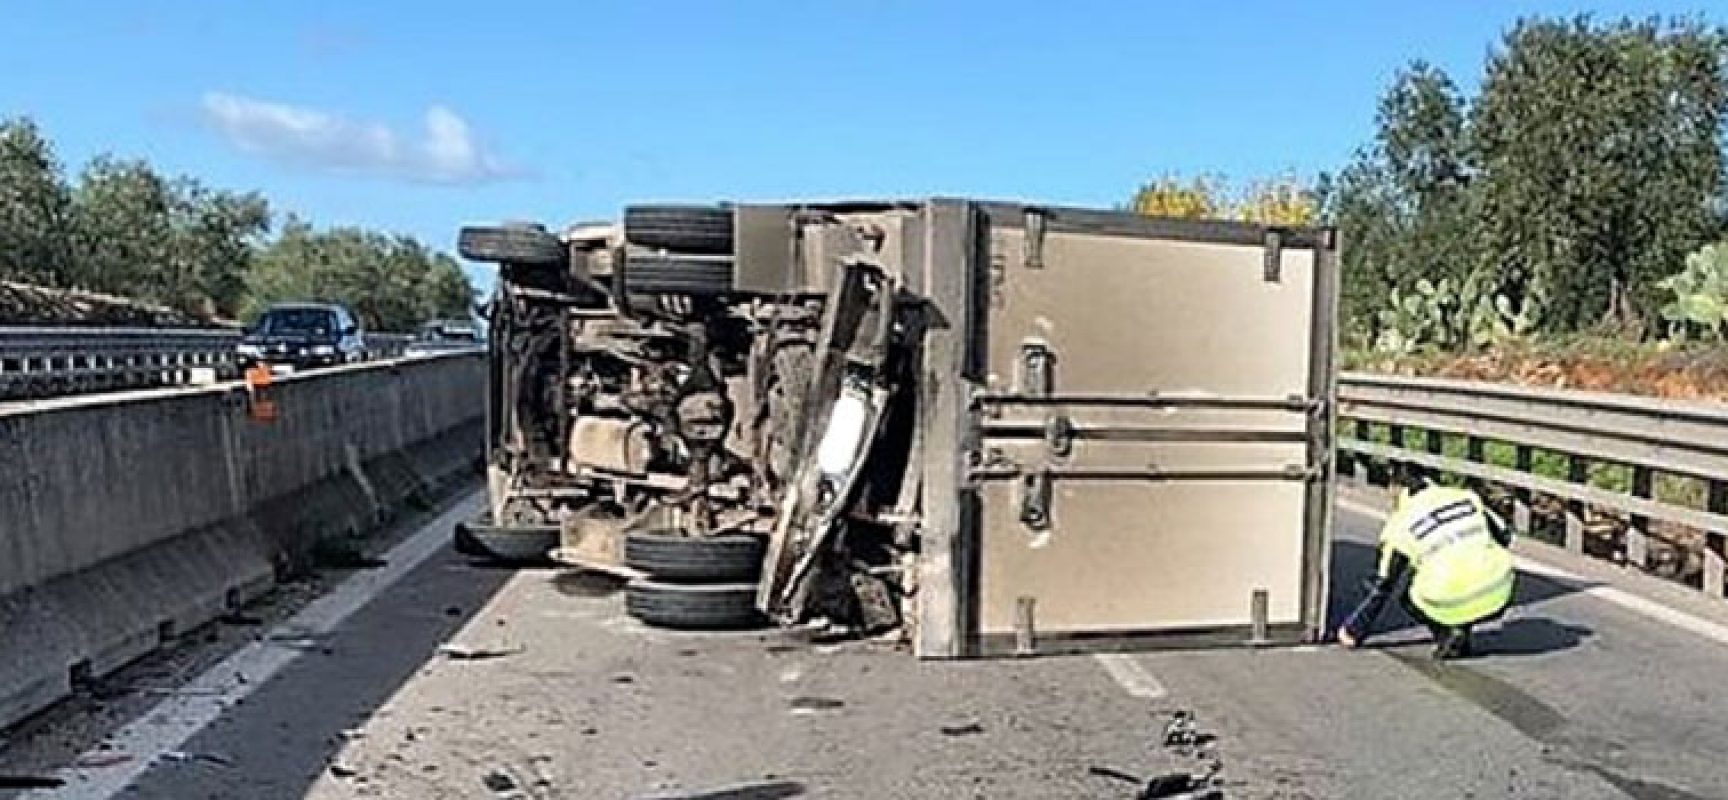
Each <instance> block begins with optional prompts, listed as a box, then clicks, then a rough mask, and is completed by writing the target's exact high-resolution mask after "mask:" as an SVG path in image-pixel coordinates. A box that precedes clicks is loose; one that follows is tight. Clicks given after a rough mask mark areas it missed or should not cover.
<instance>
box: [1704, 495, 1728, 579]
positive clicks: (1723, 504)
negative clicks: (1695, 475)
mask: <svg viewBox="0 0 1728 800" xmlns="http://www.w3.org/2000/svg"><path fill="white" fill-rule="evenodd" d="M1707 485H1708V486H1709V487H1710V495H1709V499H1708V503H1707V506H1706V507H1707V509H1708V510H1709V512H1710V513H1712V514H1728V483H1723V482H1721V481H1708V482H1707ZM1723 539H1724V535H1723V532H1722V531H1705V532H1704V593H1705V594H1707V595H1709V596H1711V597H1712V598H1715V599H1717V600H1720V599H1722V593H1723V583H1724V580H1723V572H1724V571H1725V570H1728V563H1724V559H1723V547H1724V541H1723Z"/></svg>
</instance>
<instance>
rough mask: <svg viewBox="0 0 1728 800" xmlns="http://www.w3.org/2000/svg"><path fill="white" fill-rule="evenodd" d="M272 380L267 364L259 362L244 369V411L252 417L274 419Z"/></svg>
mask: <svg viewBox="0 0 1728 800" xmlns="http://www.w3.org/2000/svg"><path fill="white" fill-rule="evenodd" d="M274 380H275V379H274V377H273V376H272V375H271V374H270V365H269V364H265V363H262V362H260V363H258V364H255V365H253V366H252V367H251V368H250V369H247V370H246V413H247V415H248V416H250V417H251V418H252V419H254V420H257V421H259V422H275V421H276V399H275V398H274V397H271V392H270V385H271V384H272V383H273V382H274Z"/></svg>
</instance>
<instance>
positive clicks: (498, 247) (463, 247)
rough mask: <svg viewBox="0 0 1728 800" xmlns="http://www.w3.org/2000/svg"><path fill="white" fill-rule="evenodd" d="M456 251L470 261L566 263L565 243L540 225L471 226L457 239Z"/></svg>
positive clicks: (540, 263)
mask: <svg viewBox="0 0 1728 800" xmlns="http://www.w3.org/2000/svg"><path fill="white" fill-rule="evenodd" d="M456 250H457V252H459V253H461V254H462V257H463V258H466V259H469V260H471V261H490V262H494V263H498V264H529V265H534V266H553V265H557V264H562V263H564V257H565V252H564V243H563V242H560V241H558V237H556V236H553V235H552V234H550V233H548V232H547V231H546V229H545V228H543V227H540V226H539V225H532V226H529V225H521V226H498V227H494V226H472V227H466V228H463V229H462V232H461V234H459V235H458V236H457V238H456Z"/></svg>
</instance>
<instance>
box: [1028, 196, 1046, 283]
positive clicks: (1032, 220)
mask: <svg viewBox="0 0 1728 800" xmlns="http://www.w3.org/2000/svg"><path fill="white" fill-rule="evenodd" d="M1025 219H1026V258H1025V262H1024V263H1025V266H1026V268H1027V269H1043V268H1044V228H1045V222H1046V219H1045V215H1044V211H1043V210H1042V209H1037V208H1028V209H1026V217H1025Z"/></svg>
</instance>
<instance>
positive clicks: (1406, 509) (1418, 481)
mask: <svg viewBox="0 0 1728 800" xmlns="http://www.w3.org/2000/svg"><path fill="white" fill-rule="evenodd" d="M1393 483H1394V485H1395V486H1396V487H1397V490H1398V501H1397V505H1396V506H1395V507H1394V508H1393V511H1392V516H1391V517H1389V518H1388V519H1387V520H1386V525H1385V527H1384V528H1382V529H1381V531H1380V569H1379V573H1378V575H1377V578H1376V580H1375V582H1374V584H1373V588H1372V590H1371V591H1370V592H1369V593H1368V596H1367V597H1365V598H1363V600H1362V602H1361V604H1360V605H1358V606H1357V607H1356V610H1355V611H1354V612H1352V613H1351V614H1350V616H1349V617H1348V618H1346V619H1345V620H1344V624H1343V625H1341V626H1339V628H1338V642H1339V644H1342V645H1344V646H1345V647H1355V646H1356V645H1357V644H1360V643H1361V642H1362V641H1363V640H1365V639H1367V638H1368V634H1369V632H1370V628H1372V627H1373V625H1374V620H1375V619H1376V618H1377V617H1378V616H1379V615H1380V610H1381V608H1383V607H1384V606H1385V605H1386V599H1387V598H1388V597H1389V596H1391V594H1392V592H1393V590H1394V589H1395V588H1396V587H1397V585H1398V581H1399V580H1400V579H1401V578H1402V577H1403V576H1404V574H1405V573H1406V572H1410V573H1412V575H1411V578H1410V590H1409V591H1408V592H1407V593H1406V594H1405V595H1404V598H1403V606H1404V610H1405V611H1406V612H1408V613H1409V614H1410V616H1411V617H1413V618H1415V620H1416V621H1417V622H1420V623H1422V624H1424V625H1426V626H1427V627H1428V630H1429V632H1430V633H1432V634H1433V635H1434V643H1435V647H1434V657H1435V658H1439V659H1445V658H1455V657H1461V656H1468V655H1470V654H1471V643H1470V630H1471V627H1472V626H1474V625H1475V624H1476V623H1479V622H1483V621H1485V620H1489V619H1493V618H1495V617H1498V616H1499V615H1500V614H1501V613H1502V612H1504V611H1505V610H1506V605H1507V604H1508V603H1509V602H1511V600H1512V583H1513V575H1514V570H1513V567H1512V553H1511V551H1510V550H1508V549H1507V548H1509V547H1510V546H1511V544H1512V533H1511V530H1510V529H1509V528H1508V527H1507V526H1506V524H1505V523H1504V522H1502V521H1501V520H1500V518H1499V517H1498V516H1496V515H1495V514H1494V512H1493V511H1491V510H1489V508H1488V507H1487V506H1486V505H1485V504H1484V503H1483V502H1482V499H1481V498H1480V497H1477V496H1476V494H1475V493H1474V492H1470V491H1467V490H1464V489H1454V488H1451V487H1447V486H1440V485H1438V484H1436V483H1435V482H1434V481H1433V480H1432V478H1431V476H1430V475H1429V474H1428V473H1427V472H1426V471H1425V470H1423V469H1422V468H1421V467H1418V466H1416V465H1414V464H1409V463H1400V464H1394V465H1393Z"/></svg>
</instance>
